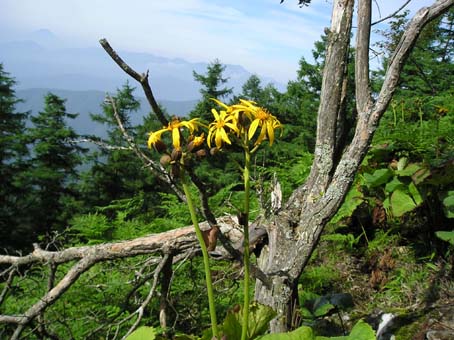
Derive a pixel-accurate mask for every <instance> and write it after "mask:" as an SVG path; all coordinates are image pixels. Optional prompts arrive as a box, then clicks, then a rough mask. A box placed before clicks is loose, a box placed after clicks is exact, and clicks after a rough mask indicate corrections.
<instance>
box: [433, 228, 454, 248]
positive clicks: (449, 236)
mask: <svg viewBox="0 0 454 340" xmlns="http://www.w3.org/2000/svg"><path fill="white" fill-rule="evenodd" d="M435 235H437V237H438V238H440V239H442V240H443V241H446V242H449V243H451V245H453V246H454V230H453V231H437V232H436V233H435Z"/></svg>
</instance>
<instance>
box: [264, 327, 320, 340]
mask: <svg viewBox="0 0 454 340" xmlns="http://www.w3.org/2000/svg"><path fill="white" fill-rule="evenodd" d="M316 339H317V338H316V337H315V335H314V332H312V329H311V328H310V327H307V326H302V327H300V328H297V329H295V330H294V331H293V332H289V333H275V334H267V335H265V336H262V337H260V338H258V340H316Z"/></svg>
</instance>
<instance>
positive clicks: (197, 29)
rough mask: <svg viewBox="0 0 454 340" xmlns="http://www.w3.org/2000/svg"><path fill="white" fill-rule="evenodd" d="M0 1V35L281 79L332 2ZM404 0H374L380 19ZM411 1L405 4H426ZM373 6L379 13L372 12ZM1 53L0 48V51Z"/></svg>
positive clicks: (292, 71) (309, 44)
mask: <svg viewBox="0 0 454 340" xmlns="http://www.w3.org/2000/svg"><path fill="white" fill-rule="evenodd" d="M279 2H280V1H279V0H229V1H226V0H224V1H221V0H179V1H171V0H128V1H125V0H122V1H120V0H0V41H7V40H16V39H24V38H26V37H27V35H28V34H30V32H33V31H36V30H39V29H48V30H50V31H51V32H53V33H54V34H55V35H56V36H57V37H58V38H59V39H61V40H62V41H63V42H64V43H65V44H66V46H77V47H81V46H83V47H89V46H90V47H92V46H97V42H98V40H99V39H100V38H103V37H105V38H107V39H108V40H109V42H110V43H111V44H112V46H113V47H114V48H116V49H118V50H130V51H136V52H150V53H153V54H156V55H161V56H164V57H179V58H183V59H186V60H188V61H192V62H197V61H201V62H209V61H212V60H213V59H215V58H218V59H220V60H221V62H222V63H229V64H239V65H242V66H244V67H245V68H247V69H248V70H249V71H251V72H253V73H258V74H261V75H264V76H270V77H273V78H274V79H276V80H277V81H280V82H284V83H285V82H287V80H289V79H293V78H295V75H296V70H297V68H298V61H299V59H300V58H301V56H303V55H304V56H305V57H310V51H311V49H312V48H313V44H314V41H316V40H317V39H319V38H320V35H321V34H322V33H323V28H324V27H329V21H330V14H331V13H330V12H331V6H332V1H331V0H313V1H312V5H311V6H309V7H303V8H299V7H298V5H297V3H298V1H297V0H286V1H285V2H284V4H282V5H280V4H279ZM404 2H405V1H404V0H393V1H391V0H377V1H375V2H374V3H375V6H374V10H375V17H376V18H378V17H380V16H381V17H384V16H387V15H388V14H390V13H391V12H392V11H393V10H395V9H397V8H399V7H400V6H401V5H402V4H403V3H404ZM431 2H432V1H431V0H413V1H412V3H411V4H410V7H409V8H410V9H415V8H419V7H421V6H424V5H428V4H430V3H431ZM377 4H379V6H380V13H378V11H377ZM0 59H1V51H0Z"/></svg>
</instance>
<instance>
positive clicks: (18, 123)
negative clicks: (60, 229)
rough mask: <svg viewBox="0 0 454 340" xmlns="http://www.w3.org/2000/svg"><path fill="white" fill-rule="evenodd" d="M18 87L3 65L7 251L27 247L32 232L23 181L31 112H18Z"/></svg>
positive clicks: (1, 164) (3, 237) (0, 106)
mask: <svg viewBox="0 0 454 340" xmlns="http://www.w3.org/2000/svg"><path fill="white" fill-rule="evenodd" d="M14 86H15V81H14V79H12V78H11V77H10V76H9V73H7V72H5V71H4V69H3V64H0V248H1V249H7V250H8V249H21V248H23V246H24V243H26V240H25V238H26V237H25V236H26V235H27V232H23V231H24V230H25V231H27V229H28V226H27V224H26V222H25V221H24V217H25V216H26V212H25V209H26V204H25V200H24V197H25V195H26V194H27V188H26V187H25V186H24V185H23V183H22V181H21V178H22V176H21V173H22V172H23V171H24V170H25V169H26V166H27V165H26V161H25V159H26V156H27V153H28V150H27V147H26V144H25V142H24V140H23V133H24V131H25V121H26V119H27V117H28V113H24V112H17V111H16V104H17V103H19V102H20V100H19V99H17V98H16V95H15V91H14ZM19 236H20V237H19ZM22 241H24V242H22Z"/></svg>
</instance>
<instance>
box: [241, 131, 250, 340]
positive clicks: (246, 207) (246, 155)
mask: <svg viewBox="0 0 454 340" xmlns="http://www.w3.org/2000/svg"><path fill="white" fill-rule="evenodd" d="M245 138H247V135H245ZM250 165H251V154H250V152H249V147H248V146H247V144H245V146H244V169H243V177H244V211H243V216H242V217H243V218H242V220H243V221H242V222H243V228H244V231H243V249H244V250H243V251H244V253H243V266H244V283H243V284H244V301H243V323H242V329H241V340H246V339H247V333H248V325H249V304H250V301H249V300H250V292H249V287H250V267H251V264H250V254H249V196H250V191H251V181H250V174H249V172H250Z"/></svg>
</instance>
